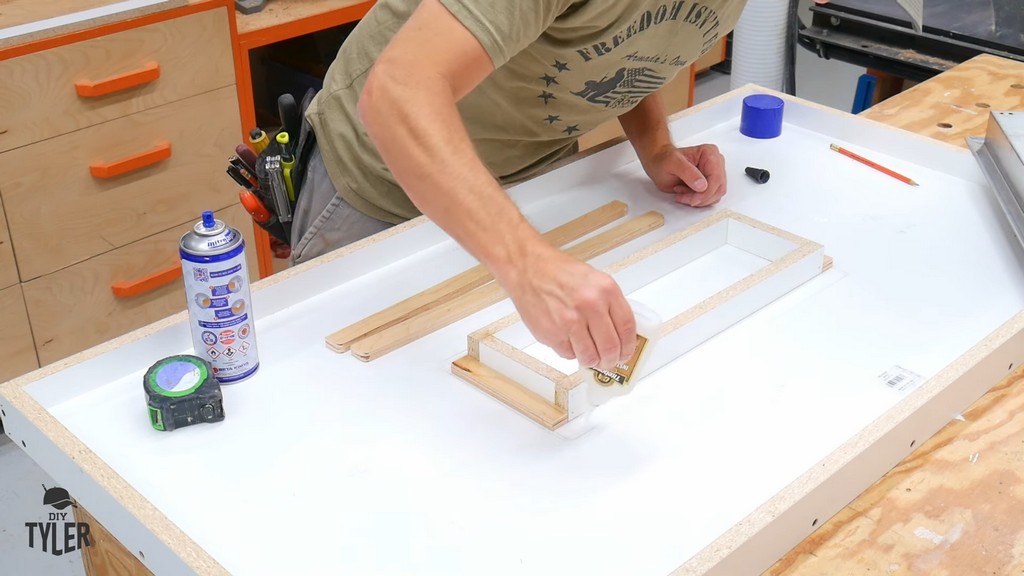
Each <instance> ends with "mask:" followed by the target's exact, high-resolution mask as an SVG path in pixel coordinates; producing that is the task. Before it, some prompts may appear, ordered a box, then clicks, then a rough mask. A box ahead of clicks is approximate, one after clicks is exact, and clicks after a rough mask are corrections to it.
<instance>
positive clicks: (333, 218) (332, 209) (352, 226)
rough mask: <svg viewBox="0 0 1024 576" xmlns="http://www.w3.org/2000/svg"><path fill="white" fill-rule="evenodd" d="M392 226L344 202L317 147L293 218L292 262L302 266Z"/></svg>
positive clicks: (311, 155) (307, 169)
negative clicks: (303, 263) (328, 173)
mask: <svg viewBox="0 0 1024 576" xmlns="http://www.w3.org/2000/svg"><path fill="white" fill-rule="evenodd" d="M391 226H393V224H390V223H388V222H382V221H380V220H377V219H376V218H371V217H370V216H367V215H365V214H363V213H362V212H360V211H358V210H356V209H355V208H353V207H352V205H350V204H349V203H348V202H345V201H344V200H342V199H341V196H339V195H338V192H337V190H335V188H334V184H333V183H332V182H331V179H330V177H329V176H328V175H327V168H326V167H324V159H323V157H322V156H321V155H320V148H319V146H314V147H313V151H312V154H310V157H309V163H308V164H307V168H306V175H305V179H304V180H303V182H302V190H301V191H300V192H299V197H298V201H297V202H296V205H295V214H294V215H293V216H292V262H293V263H295V264H301V263H302V262H306V261H309V260H312V259H313V258H316V257H317V256H321V255H323V254H326V253H328V252H330V251H332V250H336V249H338V248H341V247H342V246H345V245H347V244H351V243H353V242H356V241H358V240H362V239H363V238H366V237H367V236H372V235H374V234H376V233H377V232H380V231H382V230H386V229H388V228H390V227H391Z"/></svg>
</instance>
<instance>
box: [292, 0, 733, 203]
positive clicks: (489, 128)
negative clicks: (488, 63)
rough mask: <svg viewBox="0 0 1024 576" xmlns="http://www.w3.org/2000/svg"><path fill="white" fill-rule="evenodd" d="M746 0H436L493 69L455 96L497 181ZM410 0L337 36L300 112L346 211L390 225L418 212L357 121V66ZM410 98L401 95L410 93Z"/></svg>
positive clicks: (541, 157)
mask: <svg viewBox="0 0 1024 576" xmlns="http://www.w3.org/2000/svg"><path fill="white" fill-rule="evenodd" d="M745 2H746V0H697V1H695V0H639V1H638V0H535V1H533V2H516V1H505V0H441V3H442V4H443V5H444V6H445V7H446V8H447V9H448V10H449V11H450V12H451V13H452V14H453V15H454V16H455V17H456V18H457V19H458V20H459V21H460V22H461V23H462V24H463V25H464V26H465V27H466V28H467V29H468V30H469V31H470V32H471V33H472V34H473V35H474V36H475V37H476V38H477V40H478V41H479V42H480V44H481V45H482V46H483V47H484V49H485V50H486V51H487V54H488V55H489V56H490V58H491V60H492V61H493V63H494V67H495V70H494V72H493V73H492V74H491V75H489V76H488V77H487V78H486V79H485V80H484V81H483V82H482V83H480V84H479V85H478V86H477V87H476V88H475V89H474V90H473V91H472V92H470V93H469V94H468V95H467V96H466V97H465V98H463V99H462V100H461V101H460V102H459V104H458V108H459V112H460V114H461V116H462V119H463V122H464V123H465V125H466V129H467V131H468V133H469V135H470V137H471V138H472V140H473V143H474V145H475V147H476V150H477V152H478V154H479V156H480V158H481V160H482V161H483V163H484V165H486V166H487V167H488V168H489V169H490V171H491V173H492V174H493V175H494V176H495V178H497V179H498V180H499V181H501V182H502V183H508V182H512V181H515V180H518V179H520V178H523V177H526V176H528V175H529V174H530V173H532V172H534V171H536V170H537V169H539V168H541V167H543V166H544V165H546V164H547V163H549V162H550V161H552V160H554V159H557V158H559V157H560V156H562V155H564V154H566V153H567V152H569V151H570V150H571V149H572V148H573V144H574V143H575V142H576V139H577V138H579V136H580V135H582V134H584V133H586V132H587V131H589V130H592V129H594V128H596V127H597V126H598V125H600V124H601V123H603V122H604V121H606V120H608V119H610V118H614V117H616V116H619V115H621V114H623V113H625V112H627V111H629V110H630V109H631V108H633V107H634V106H635V105H636V104H637V103H639V102H640V100H641V99H643V98H644V97H645V96H647V95H648V94H650V93H652V92H654V91H655V90H657V89H659V88H660V87H661V86H663V85H664V84H665V83H666V82H668V81H669V80H671V79H672V78H673V77H674V76H675V75H676V74H677V73H678V72H680V71H684V70H688V67H689V65H690V64H691V63H692V62H693V61H694V60H696V59H697V58H698V57H700V56H701V55H702V54H704V53H705V52H707V51H708V50H710V49H711V48H712V47H713V46H715V44H716V43H717V42H718V41H719V40H720V39H721V38H722V37H723V36H724V35H725V34H727V33H728V32H729V31H730V30H732V29H733V27H734V26H735V24H736V21H737V19H738V18H739V15H740V12H741V11H742V9H743V6H744V4H745ZM418 4H419V2H418V0H378V2H377V3H376V4H375V5H374V7H373V8H372V9H371V10H370V11H369V13H367V15H366V17H365V18H364V19H363V20H362V21H361V22H360V23H359V24H358V25H357V26H356V28H355V29H354V30H353V32H352V34H351V35H350V36H349V37H348V39H346V41H345V42H344V44H343V45H342V47H341V50H340V51H339V53H338V56H337V58H336V59H335V61H334V63H333V64H332V65H331V67H330V68H329V69H328V72H327V76H326V78H325V81H324V87H323V90H321V91H320V92H319V93H318V94H317V96H316V98H315V99H314V100H313V102H312V103H311V104H310V106H309V109H308V111H307V118H308V119H309V121H310V123H311V124H312V126H313V129H314V131H315V132H316V136H317V143H318V145H319V147H320V149H321V154H322V155H323V159H324V164H325V165H326V167H327V172H328V174H329V175H330V177H331V180H332V181H333V182H334V184H335V187H336V188H337V190H338V193H339V194H340V195H341V196H342V198H344V199H345V201H347V202H348V203H349V204H351V205H352V206H354V207H355V208H356V209H358V210H360V211H362V212H364V213H366V214H368V215H369V216H372V217H374V218H377V219H379V220H383V221H386V222H392V223H397V222H400V221H402V220H406V219H409V218H414V217H416V216H418V215H419V214H420V212H419V210H418V209H417V208H416V207H415V205H413V203H412V201H411V200H409V198H408V197H407V196H406V195H405V193H404V192H403V191H402V189H401V188H400V187H399V186H398V185H397V184H396V183H395V180H394V178H393V176H392V175H391V172H390V171H389V170H388V167H387V165H386V164H385V163H384V161H383V160H382V159H381V157H380V155H379V154H378V152H377V150H376V148H375V147H374V145H373V142H372V141H371V140H370V138H369V136H368V135H367V133H366V131H365V129H364V128H363V127H362V125H361V123H360V122H359V119H358V118H357V111H356V110H357V107H356V104H357V102H358V99H359V93H360V91H361V90H362V87H363V84H364V82H365V80H366V76H367V73H368V72H369V70H370V68H371V67H372V65H373V62H374V61H375V60H376V58H377V56H378V55H379V54H380V53H381V51H382V50H383V49H384V47H385V46H386V45H387V44H388V42H389V41H390V39H391V38H392V37H393V36H394V34H395V33H396V32H397V30H398V29H399V28H400V27H401V26H402V24H403V23H405V21H406V20H407V19H408V17H409V16H410V14H411V13H412V11H413V10H415V8H416V6H417V5H418ZM415 97H416V95H415V94H410V95H409V98H415Z"/></svg>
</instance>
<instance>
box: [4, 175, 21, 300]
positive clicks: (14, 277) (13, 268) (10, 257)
mask: <svg viewBox="0 0 1024 576" xmlns="http://www.w3.org/2000/svg"><path fill="white" fill-rule="evenodd" d="M2 193H3V191H2V190H0V194H2ZM0 199H2V196H0ZM17 283H18V267H17V265H16V264H15V262H14V249H13V248H11V235H10V234H9V233H8V232H7V217H6V216H5V215H4V204H3V202H2V200H0V290H2V289H4V288H7V287H8V286H13V285H15V284H17Z"/></svg>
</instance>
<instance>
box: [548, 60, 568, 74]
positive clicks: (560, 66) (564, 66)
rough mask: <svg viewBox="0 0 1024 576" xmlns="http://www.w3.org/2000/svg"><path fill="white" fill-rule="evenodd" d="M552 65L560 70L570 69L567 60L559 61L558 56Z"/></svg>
mask: <svg viewBox="0 0 1024 576" xmlns="http://www.w3.org/2000/svg"><path fill="white" fill-rule="evenodd" d="M551 67H552V68H555V69H557V70H558V71H559V72H568V71H569V64H568V63H566V62H559V61H558V59H557V58H556V59H555V63H554V64H552V65H551Z"/></svg>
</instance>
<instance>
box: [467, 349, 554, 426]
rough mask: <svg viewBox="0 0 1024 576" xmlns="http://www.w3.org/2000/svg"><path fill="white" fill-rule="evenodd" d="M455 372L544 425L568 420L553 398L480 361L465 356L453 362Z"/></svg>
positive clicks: (552, 424)
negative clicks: (552, 400) (530, 388)
mask: <svg viewBox="0 0 1024 576" xmlns="http://www.w3.org/2000/svg"><path fill="white" fill-rule="evenodd" d="M452 374H455V375H456V376H458V377H459V378H462V379H463V380H465V381H467V382H469V383H470V384H473V385H475V386H476V387H477V388H479V389H481V390H483V391H484V392H487V393H488V394H490V395H491V396H494V397H495V398H497V399H498V400H500V401H502V402H504V403H505V404H508V405H509V406H513V407H515V408H516V409H517V410H518V411H519V412H520V413H522V414H523V415H525V416H527V417H529V418H530V419H531V420H533V421H534V422H537V423H538V424H540V425H541V426H544V427H546V428H548V429H551V430H554V429H555V428H558V427H559V426H561V425H562V424H564V423H565V421H566V418H567V417H566V414H565V412H563V411H562V410H559V409H558V408H556V407H555V406H554V405H552V404H551V403H550V402H547V401H545V400H544V399H543V398H541V397H540V396H538V395H537V394H534V393H533V392H530V391H529V390H527V389H526V388H523V387H522V386H520V385H519V384H516V383H515V382H513V381H511V380H509V379H508V378H505V377H504V376H502V375H501V374H499V373H497V372H495V371H494V370H491V369H490V368H488V367H487V366H484V365H483V364H481V363H480V361H479V360H476V359H474V358H470V357H469V356H464V357H462V358H459V359H458V360H456V361H455V362H452Z"/></svg>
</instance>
